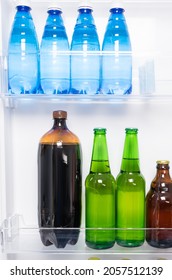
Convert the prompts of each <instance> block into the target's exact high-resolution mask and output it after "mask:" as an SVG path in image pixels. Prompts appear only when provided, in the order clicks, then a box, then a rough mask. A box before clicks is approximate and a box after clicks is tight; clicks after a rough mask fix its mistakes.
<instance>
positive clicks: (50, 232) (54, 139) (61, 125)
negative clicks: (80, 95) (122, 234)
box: [38, 110, 82, 248]
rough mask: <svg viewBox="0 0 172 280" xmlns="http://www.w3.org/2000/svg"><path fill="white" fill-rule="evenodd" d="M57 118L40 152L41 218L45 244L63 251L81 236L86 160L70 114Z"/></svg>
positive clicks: (39, 213) (59, 115)
mask: <svg viewBox="0 0 172 280" xmlns="http://www.w3.org/2000/svg"><path fill="white" fill-rule="evenodd" d="M53 118H54V125H53V127H52V129H51V130H50V131H48V132H47V133H46V134H45V135H43V137H42V138H41V140H40V143H39V149H38V217H39V227H40V228H42V229H40V235H41V240H42V242H43V244H44V245H45V246H48V245H51V244H54V245H55V246H56V247H57V248H63V247H65V246H66V244H67V243H69V244H75V243H76V242H77V240H78V237H79V229H78V228H79V227H80V222H81V190H82V173H81V162H82V159H81V146H80V142H79V139H78V137H77V136H76V135H75V134H73V133H72V132H71V131H70V130H69V129H68V128H67V125H66V119H67V112H66V111H60V110H59V111H54V112H53ZM67 228H70V229H69V230H67ZM75 228H76V229H75Z"/></svg>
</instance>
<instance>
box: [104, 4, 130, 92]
mask: <svg viewBox="0 0 172 280" xmlns="http://www.w3.org/2000/svg"><path fill="white" fill-rule="evenodd" d="M102 50H103V51H104V53H103V55H102V77H101V90H102V92H103V93H105V94H116V95H122V94H130V93H131V92H132V55H131V42H130V36H129V32H128V28H127V24H126V20H125V16H124V9H123V8H122V6H121V4H119V2H117V1H113V4H112V8H111V9H110V17H109V21H108V24H107V28H106V31H105V35H104V39H103V45H102Z"/></svg>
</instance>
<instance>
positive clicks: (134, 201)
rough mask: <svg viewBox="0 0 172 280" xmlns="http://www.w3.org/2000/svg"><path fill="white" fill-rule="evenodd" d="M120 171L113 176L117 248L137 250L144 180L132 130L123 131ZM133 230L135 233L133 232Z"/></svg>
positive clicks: (142, 236) (140, 238) (142, 221)
mask: <svg viewBox="0 0 172 280" xmlns="http://www.w3.org/2000/svg"><path fill="white" fill-rule="evenodd" d="M125 131H126V138H125V144H124V151H123V159H122V164H121V171H120V173H119V175H118V176H117V179H116V181H117V228H118V230H117V238H116V239H117V244H118V245H121V246H124V247H137V246H141V245H142V244H143V242H144V239H145V232H144V229H142V228H144V227H145V180H144V177H143V176H142V174H141V173H140V163H139V151H138V139H137V133H138V129H136V128H126V130H125ZM134 229H135V230H134Z"/></svg>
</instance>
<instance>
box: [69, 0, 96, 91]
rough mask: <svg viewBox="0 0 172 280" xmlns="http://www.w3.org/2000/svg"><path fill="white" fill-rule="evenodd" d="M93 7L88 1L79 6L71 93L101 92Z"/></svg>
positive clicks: (72, 59) (72, 64) (72, 44)
mask: <svg viewBox="0 0 172 280" xmlns="http://www.w3.org/2000/svg"><path fill="white" fill-rule="evenodd" d="M92 11H93V9H92V7H91V6H90V5H89V4H88V1H83V2H82V3H81V5H80V6H79V9H78V12H79V15H78V18H77V21H76V25H75V28H74V32H73V36H72V42H71V50H72V51H73V53H72V55H71V93H74V94H78V93H79V94H90V95H91V94H96V93H98V91H99V78H100V55H99V51H100V44H99V39H98V34H97V30H96V26H95V23H94V18H93V15H92Z"/></svg>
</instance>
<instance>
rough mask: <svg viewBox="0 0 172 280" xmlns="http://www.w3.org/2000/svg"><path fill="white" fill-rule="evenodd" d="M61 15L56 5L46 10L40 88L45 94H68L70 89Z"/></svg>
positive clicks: (64, 32)
mask: <svg viewBox="0 0 172 280" xmlns="http://www.w3.org/2000/svg"><path fill="white" fill-rule="evenodd" d="M61 14H62V10H61V9H60V8H59V7H58V6H56V5H53V6H50V7H49V8H48V17H47V21H46V25H45V28H44V32H43V36H42V40H41V46H40V70H41V73H40V75H41V86H42V89H43V92H44V93H46V94H58V93H63V94H64V93H68V92H69V87H70V55H69V42H68V38H67V34H66V29H65V26H64V22H63V19H62V16H61Z"/></svg>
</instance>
